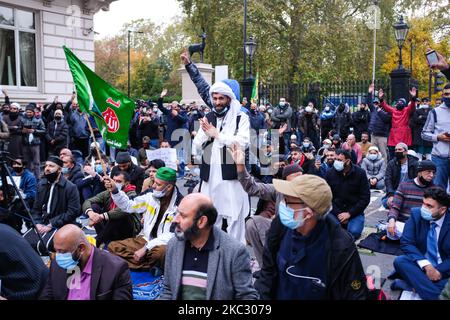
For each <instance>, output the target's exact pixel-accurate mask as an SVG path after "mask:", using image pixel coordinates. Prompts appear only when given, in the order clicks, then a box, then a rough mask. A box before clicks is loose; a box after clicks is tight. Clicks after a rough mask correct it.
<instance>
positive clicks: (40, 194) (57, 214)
mask: <svg viewBox="0 0 450 320" xmlns="http://www.w3.org/2000/svg"><path fill="white" fill-rule="evenodd" d="M50 187H51V184H50V183H49V182H48V181H47V179H45V178H43V179H42V180H41V181H40V182H39V184H38V191H37V196H36V200H35V201H34V205H33V209H32V210H31V212H32V215H33V218H34V219H35V221H36V223H38V224H44V225H47V224H48V223H49V222H50V223H51V224H52V226H53V227H55V228H58V229H59V228H61V227H62V226H64V225H66V224H69V223H75V220H76V219H77V217H78V216H79V215H80V214H81V204H80V195H79V193H78V189H77V187H76V186H75V185H74V184H73V183H72V182H70V181H67V179H66V178H64V177H63V176H61V177H60V179H59V181H58V183H56V185H55V187H54V190H53V196H52V202H51V209H50V213H49V214H47V201H48V198H49V195H50Z"/></svg>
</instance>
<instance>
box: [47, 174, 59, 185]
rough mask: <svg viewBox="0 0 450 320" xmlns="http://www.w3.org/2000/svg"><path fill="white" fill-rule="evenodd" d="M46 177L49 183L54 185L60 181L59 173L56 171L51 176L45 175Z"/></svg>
mask: <svg viewBox="0 0 450 320" xmlns="http://www.w3.org/2000/svg"><path fill="white" fill-rule="evenodd" d="M44 177H45V178H46V179H47V181H48V182H50V183H53V182H55V181H56V179H58V177H59V171H55V172H52V173H49V174H44Z"/></svg>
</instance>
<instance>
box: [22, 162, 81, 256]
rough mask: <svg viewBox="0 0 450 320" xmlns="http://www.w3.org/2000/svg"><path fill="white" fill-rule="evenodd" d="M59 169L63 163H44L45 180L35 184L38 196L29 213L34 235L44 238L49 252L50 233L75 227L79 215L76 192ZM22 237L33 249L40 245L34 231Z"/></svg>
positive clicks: (51, 246)
mask: <svg viewBox="0 0 450 320" xmlns="http://www.w3.org/2000/svg"><path fill="white" fill-rule="evenodd" d="M62 167H63V162H62V160H61V159H59V158H58V157H55V156H50V157H49V158H48V160H47V161H46V162H45V169H44V178H43V179H41V181H40V182H39V184H38V191H37V196H36V199H35V201H34V205H33V209H32V210H31V214H32V215H33V218H34V221H35V222H36V226H37V231H38V232H39V233H40V234H41V236H42V237H43V238H44V242H45V243H46V246H47V248H48V249H49V250H52V248H53V241H51V240H52V235H53V233H54V232H55V231H56V230H57V229H59V228H61V227H63V226H64V225H66V224H70V223H76V218H77V217H78V216H79V215H80V214H81V204H80V195H79V193H78V189H77V187H76V185H74V184H73V183H72V182H70V181H68V180H67V179H66V178H64V176H63V175H62V172H61V171H62ZM24 237H25V238H26V239H27V240H28V241H29V242H30V244H31V245H32V246H33V247H35V245H37V244H38V242H39V238H38V237H37V235H36V233H35V231H34V230H33V229H30V230H28V231H27V233H26V234H25V235H24ZM40 247H41V246H40ZM38 251H40V249H38ZM40 252H42V251H40Z"/></svg>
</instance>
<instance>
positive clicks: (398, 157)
mask: <svg viewBox="0 0 450 320" xmlns="http://www.w3.org/2000/svg"><path fill="white" fill-rule="evenodd" d="M395 157H396V158H397V160H402V159H404V158H405V155H404V154H403V152H396V153H395Z"/></svg>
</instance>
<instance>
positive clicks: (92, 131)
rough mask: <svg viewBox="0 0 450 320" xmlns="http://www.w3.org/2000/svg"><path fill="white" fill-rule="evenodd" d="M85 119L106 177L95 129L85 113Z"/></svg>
mask: <svg viewBox="0 0 450 320" xmlns="http://www.w3.org/2000/svg"><path fill="white" fill-rule="evenodd" d="M84 118H85V119H86V122H87V124H88V126H89V131H90V132H91V137H92V140H93V141H94V142H95V143H94V145H95V150H96V151H97V157H98V159H99V160H100V163H101V164H102V169H103V177H105V176H106V164H105V162H104V161H103V158H102V155H101V154H100V149H99V148H98V145H97V141H96V140H95V135H94V129H92V125H91V122H90V121H89V117H88V116H87V114H86V113H84Z"/></svg>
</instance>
